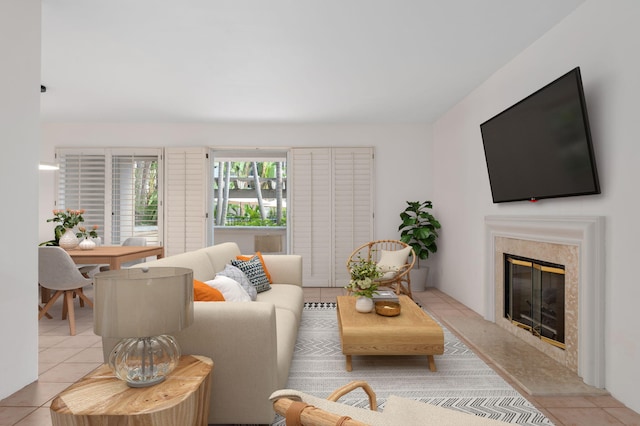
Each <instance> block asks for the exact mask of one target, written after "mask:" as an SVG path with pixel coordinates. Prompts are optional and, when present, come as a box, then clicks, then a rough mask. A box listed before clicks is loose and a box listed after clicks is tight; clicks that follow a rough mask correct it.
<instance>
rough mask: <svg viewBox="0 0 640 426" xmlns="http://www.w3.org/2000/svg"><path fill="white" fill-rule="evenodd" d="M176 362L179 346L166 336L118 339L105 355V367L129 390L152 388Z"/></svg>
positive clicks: (170, 337)
mask: <svg viewBox="0 0 640 426" xmlns="http://www.w3.org/2000/svg"><path fill="white" fill-rule="evenodd" d="M179 359H180V347H179V346H178V343H177V342H176V340H175V339H174V338H173V337H172V336H169V335H166V334H164V335H161V336H153V337H140V338H137V337H133V338H128V339H123V340H121V341H120V342H119V343H118V344H117V345H116V346H115V347H114V348H113V350H112V351H111V354H110V355H109V367H110V368H111V369H112V370H113V372H114V374H115V375H116V376H117V377H118V378H119V379H121V380H124V381H125V382H127V385H129V386H131V387H136V388H139V387H146V386H153V385H156V384H158V383H160V382H162V381H163V380H164V379H165V377H166V376H167V375H168V374H169V373H171V372H172V371H173V370H174V369H175V368H176V366H177V365H178V361H179Z"/></svg>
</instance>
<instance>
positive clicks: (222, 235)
mask: <svg viewBox="0 0 640 426" xmlns="http://www.w3.org/2000/svg"><path fill="white" fill-rule="evenodd" d="M286 157H287V153H286V151H279V150H267V149H251V150H248V149H245V150H242V149H237V150H224V149H220V150H218V149H216V150H213V151H212V158H213V162H212V176H213V179H212V187H211V199H212V203H211V205H212V214H211V217H212V221H211V223H212V227H213V229H214V232H213V235H214V241H215V243H221V242H225V241H235V242H237V243H238V244H239V245H240V246H241V247H240V248H241V250H244V251H246V252H250V251H262V252H267V253H284V252H286V225H287V161H286Z"/></svg>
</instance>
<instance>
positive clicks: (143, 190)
mask: <svg viewBox="0 0 640 426" xmlns="http://www.w3.org/2000/svg"><path fill="white" fill-rule="evenodd" d="M112 170H113V175H112V180H113V185H112V187H113V188H114V191H113V206H112V209H113V212H114V213H113V215H112V230H111V234H112V241H113V243H114V244H122V243H123V242H124V240H125V239H126V238H128V237H145V238H146V239H147V243H148V244H150V245H151V244H153V245H155V243H157V240H158V159H157V157H155V156H114V157H113V167H112Z"/></svg>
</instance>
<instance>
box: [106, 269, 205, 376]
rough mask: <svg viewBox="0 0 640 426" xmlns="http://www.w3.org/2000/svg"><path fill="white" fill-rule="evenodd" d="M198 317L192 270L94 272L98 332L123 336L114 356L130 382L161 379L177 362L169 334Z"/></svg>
mask: <svg viewBox="0 0 640 426" xmlns="http://www.w3.org/2000/svg"><path fill="white" fill-rule="evenodd" d="M192 322H193V271H192V270H191V269H188V268H171V267H169V268H166V267H163V268H148V267H144V268H130V269H122V270H115V271H108V272H101V273H99V274H96V275H95V277H94V308H93V331H94V333H95V334H97V335H100V336H103V337H112V338H120V339H122V340H120V342H119V343H118V344H117V345H116V346H115V347H114V348H113V350H112V351H111V354H110V355H109V362H108V364H109V366H110V367H111V369H112V370H113V372H114V373H115V375H116V376H117V377H118V378H120V379H122V380H124V381H126V382H127V384H128V385H129V386H131V387H145V386H152V385H155V384H157V383H160V382H162V381H163V380H164V379H165V376H167V375H168V374H169V373H170V372H171V371H173V369H174V368H175V367H176V366H177V365H178V361H179V358H180V347H179V346H178V343H177V342H176V340H175V339H174V338H173V337H172V336H170V335H169V334H170V333H173V332H175V331H180V330H182V329H183V328H186V327H188V326H189V325H191V323H192Z"/></svg>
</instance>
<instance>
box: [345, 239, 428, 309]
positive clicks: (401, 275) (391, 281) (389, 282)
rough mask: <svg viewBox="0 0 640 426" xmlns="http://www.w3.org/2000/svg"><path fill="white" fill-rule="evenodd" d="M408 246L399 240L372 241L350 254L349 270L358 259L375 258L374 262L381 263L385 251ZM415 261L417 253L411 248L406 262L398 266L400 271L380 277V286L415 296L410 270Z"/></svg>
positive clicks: (397, 292)
mask: <svg viewBox="0 0 640 426" xmlns="http://www.w3.org/2000/svg"><path fill="white" fill-rule="evenodd" d="M407 247H411V246H410V245H409V244H406V243H403V242H402V241H398V240H376V241H370V242H368V243H366V244H363V245H361V246H360V247H358V248H357V249H355V250H354V251H353V253H351V256H349V259H348V260H347V270H350V269H351V264H352V263H354V262H357V261H358V259H365V260H373V261H374V262H376V263H379V262H380V259H381V257H382V255H383V252H384V251H387V252H393V251H398V250H402V249H406V248H407ZM415 262H416V254H415V252H414V251H413V249H411V250H410V253H409V256H408V257H407V261H406V263H405V264H404V265H400V266H398V271H397V272H396V273H394V274H389V276H385V277H382V278H380V279H379V280H378V284H379V286H380V287H389V288H392V289H393V290H394V291H395V292H396V294H406V295H407V296H409V297H411V298H413V296H412V295H411V277H410V275H409V272H410V271H411V269H412V268H413V265H414V264H415Z"/></svg>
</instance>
